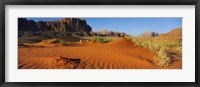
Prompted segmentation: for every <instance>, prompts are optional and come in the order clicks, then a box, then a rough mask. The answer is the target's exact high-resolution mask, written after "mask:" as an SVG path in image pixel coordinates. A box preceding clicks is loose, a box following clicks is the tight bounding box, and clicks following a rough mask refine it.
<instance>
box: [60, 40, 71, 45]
mask: <svg viewBox="0 0 200 87" xmlns="http://www.w3.org/2000/svg"><path fill="white" fill-rule="evenodd" d="M59 44H60V45H63V46H66V45H70V42H65V41H64V40H59Z"/></svg>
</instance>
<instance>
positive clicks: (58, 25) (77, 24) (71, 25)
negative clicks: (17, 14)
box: [18, 18, 93, 33]
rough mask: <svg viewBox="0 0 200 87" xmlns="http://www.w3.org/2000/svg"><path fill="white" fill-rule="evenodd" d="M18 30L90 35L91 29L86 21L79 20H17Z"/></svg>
mask: <svg viewBox="0 0 200 87" xmlns="http://www.w3.org/2000/svg"><path fill="white" fill-rule="evenodd" d="M18 29H19V30H21V31H40V30H53V31H58V32H88V33H92V32H93V31H92V28H91V27H90V26H89V25H88V24H87V22H86V20H81V19H79V18H64V19H62V20H58V21H38V22H35V21H33V20H27V19H26V18H19V19H18Z"/></svg>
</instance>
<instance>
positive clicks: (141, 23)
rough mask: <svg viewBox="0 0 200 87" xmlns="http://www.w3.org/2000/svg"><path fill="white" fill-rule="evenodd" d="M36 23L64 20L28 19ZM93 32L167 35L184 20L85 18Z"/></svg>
mask: <svg viewBox="0 0 200 87" xmlns="http://www.w3.org/2000/svg"><path fill="white" fill-rule="evenodd" d="M27 19H28V20H34V21H36V22H37V21H39V20H43V21H47V20H49V21H52V20H61V19H62V18H27ZM84 19H86V21H87V24H88V25H90V26H91V27H92V29H93V31H98V30H105V29H106V30H112V31H119V32H125V33H127V34H132V35H136V36H137V35H140V34H142V33H143V32H146V31H154V32H158V33H167V32H169V31H171V30H172V29H174V28H178V27H182V18H84Z"/></svg>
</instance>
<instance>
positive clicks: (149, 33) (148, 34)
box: [141, 32, 159, 37]
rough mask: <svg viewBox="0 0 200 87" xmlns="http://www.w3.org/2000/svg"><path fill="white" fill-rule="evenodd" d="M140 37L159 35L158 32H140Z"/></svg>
mask: <svg viewBox="0 0 200 87" xmlns="http://www.w3.org/2000/svg"><path fill="white" fill-rule="evenodd" d="M141 36H142V37H156V36H159V34H158V33H156V32H144V33H143V34H141Z"/></svg>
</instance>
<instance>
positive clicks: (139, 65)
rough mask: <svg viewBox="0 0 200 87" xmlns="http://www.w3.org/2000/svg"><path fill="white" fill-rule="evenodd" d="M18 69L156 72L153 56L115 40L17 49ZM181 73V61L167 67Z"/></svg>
mask: <svg viewBox="0 0 200 87" xmlns="http://www.w3.org/2000/svg"><path fill="white" fill-rule="evenodd" d="M18 50H19V55H18V57H19V58H18V68H19V69H157V68H161V67H158V66H156V65H155V64H154V63H153V61H154V56H156V54H155V53H153V52H151V51H149V50H148V49H145V48H142V47H139V46H137V45H135V44H134V43H132V42H130V41H128V40H126V39H119V40H115V41H113V42H110V43H107V44H100V43H92V42H85V43H83V44H81V43H72V44H71V45H69V46H59V45H55V44H45V43H37V44H32V45H29V46H28V47H19V49H18ZM164 68H172V69H181V68H182V63H181V61H176V62H173V63H171V64H170V65H169V66H168V67H164Z"/></svg>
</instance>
